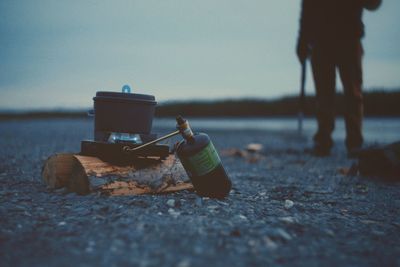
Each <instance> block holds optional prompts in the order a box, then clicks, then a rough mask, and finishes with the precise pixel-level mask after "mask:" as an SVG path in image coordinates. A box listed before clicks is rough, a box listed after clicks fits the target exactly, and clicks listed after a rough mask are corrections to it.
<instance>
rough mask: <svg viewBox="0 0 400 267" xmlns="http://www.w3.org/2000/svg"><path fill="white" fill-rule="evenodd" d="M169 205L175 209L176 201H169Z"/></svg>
mask: <svg viewBox="0 0 400 267" xmlns="http://www.w3.org/2000/svg"><path fill="white" fill-rule="evenodd" d="M167 205H168V206H170V207H171V208H173V207H175V200H174V199H168V201H167Z"/></svg>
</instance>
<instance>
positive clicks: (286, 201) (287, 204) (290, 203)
mask: <svg viewBox="0 0 400 267" xmlns="http://www.w3.org/2000/svg"><path fill="white" fill-rule="evenodd" d="M284 206H285V209H287V210H288V209H291V208H292V207H293V206H294V202H293V201H291V200H289V199H286V200H285V205H284Z"/></svg>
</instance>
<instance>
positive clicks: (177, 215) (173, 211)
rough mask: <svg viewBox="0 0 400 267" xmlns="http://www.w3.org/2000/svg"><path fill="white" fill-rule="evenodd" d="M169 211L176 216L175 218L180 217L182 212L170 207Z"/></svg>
mask: <svg viewBox="0 0 400 267" xmlns="http://www.w3.org/2000/svg"><path fill="white" fill-rule="evenodd" d="M168 213H169V215H171V216H172V217H174V218H175V219H176V218H178V217H179V215H181V213H180V212H179V211H175V210H174V209H172V208H171V209H168Z"/></svg>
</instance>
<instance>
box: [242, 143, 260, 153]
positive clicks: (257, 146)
mask: <svg viewBox="0 0 400 267" xmlns="http://www.w3.org/2000/svg"><path fill="white" fill-rule="evenodd" d="M262 149H263V145H262V144H255V143H252V144H248V145H247V146H246V150H247V151H249V152H252V153H255V152H261V150H262Z"/></svg>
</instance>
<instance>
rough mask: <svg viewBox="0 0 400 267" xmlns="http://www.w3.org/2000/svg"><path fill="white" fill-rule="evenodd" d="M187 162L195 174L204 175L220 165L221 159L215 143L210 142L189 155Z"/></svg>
mask: <svg viewBox="0 0 400 267" xmlns="http://www.w3.org/2000/svg"><path fill="white" fill-rule="evenodd" d="M187 163H189V165H190V169H191V173H192V174H193V175H196V176H202V175H205V174H207V173H209V172H211V171H212V170H214V169H215V168H216V167H218V165H219V164H220V163H221V159H220V158H219V156H218V153H217V150H216V149H215V147H214V145H213V143H212V142H210V143H208V145H207V146H206V147H205V148H203V149H202V150H200V151H199V152H197V153H196V154H194V155H193V156H190V157H188V159H187Z"/></svg>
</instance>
